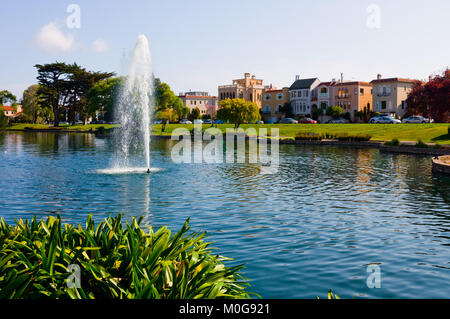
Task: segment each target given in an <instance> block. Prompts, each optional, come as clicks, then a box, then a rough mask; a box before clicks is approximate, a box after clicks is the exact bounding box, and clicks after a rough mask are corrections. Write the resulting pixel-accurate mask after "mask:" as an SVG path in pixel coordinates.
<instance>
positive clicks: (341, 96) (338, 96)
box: [336, 94, 350, 100]
mask: <svg viewBox="0 0 450 319" xmlns="http://www.w3.org/2000/svg"><path fill="white" fill-rule="evenodd" d="M349 97H350V94H343V95H336V99H338V100H339V99H348V98H349Z"/></svg>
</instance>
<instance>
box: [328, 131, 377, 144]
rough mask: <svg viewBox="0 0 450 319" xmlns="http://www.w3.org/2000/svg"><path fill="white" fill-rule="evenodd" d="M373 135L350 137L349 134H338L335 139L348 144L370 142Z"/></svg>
mask: <svg viewBox="0 0 450 319" xmlns="http://www.w3.org/2000/svg"><path fill="white" fill-rule="evenodd" d="M371 138H372V136H371V135H367V134H366V135H348V134H347V133H341V134H337V135H336V136H335V139H337V140H338V141H348V142H364V141H370V139H371Z"/></svg>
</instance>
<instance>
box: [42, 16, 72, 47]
mask: <svg viewBox="0 0 450 319" xmlns="http://www.w3.org/2000/svg"><path fill="white" fill-rule="evenodd" d="M35 42H36V44H37V45H38V47H40V48H41V49H42V50H44V51H47V52H51V53H52V52H67V51H70V50H72V49H73V48H74V47H75V36H74V35H73V34H65V33H64V32H62V31H61V29H60V28H59V26H58V25H57V24H56V22H50V23H49V24H46V25H45V26H43V27H42V28H41V29H40V30H39V33H38V34H37V35H36V38H35Z"/></svg>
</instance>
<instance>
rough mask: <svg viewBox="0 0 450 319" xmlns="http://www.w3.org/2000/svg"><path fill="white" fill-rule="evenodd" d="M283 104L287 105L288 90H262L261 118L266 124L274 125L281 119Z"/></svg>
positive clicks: (286, 88)
mask: <svg viewBox="0 0 450 319" xmlns="http://www.w3.org/2000/svg"><path fill="white" fill-rule="evenodd" d="M285 103H289V88H288V87H285V88H282V89H281V90H277V89H275V88H269V89H265V90H264V94H263V101H262V117H263V121H264V122H266V123H276V122H278V121H279V120H280V119H282V118H283V113H282V112H281V109H282V107H283V106H284V104H285Z"/></svg>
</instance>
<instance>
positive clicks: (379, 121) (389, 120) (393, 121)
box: [375, 116, 401, 124]
mask: <svg viewBox="0 0 450 319" xmlns="http://www.w3.org/2000/svg"><path fill="white" fill-rule="evenodd" d="M375 123H376V124H400V123H401V121H400V120H397V119H394V118H392V117H389V116H383V117H378V118H377V119H376V122H375Z"/></svg>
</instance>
